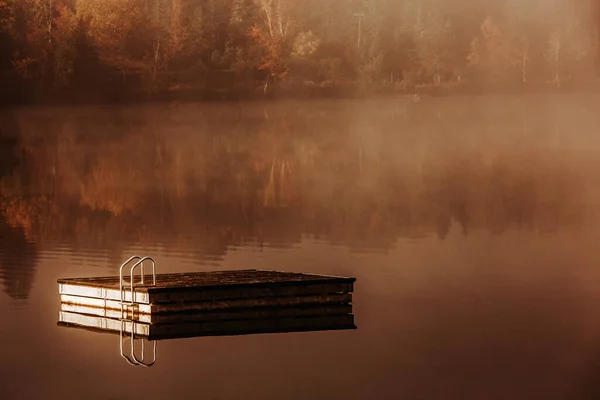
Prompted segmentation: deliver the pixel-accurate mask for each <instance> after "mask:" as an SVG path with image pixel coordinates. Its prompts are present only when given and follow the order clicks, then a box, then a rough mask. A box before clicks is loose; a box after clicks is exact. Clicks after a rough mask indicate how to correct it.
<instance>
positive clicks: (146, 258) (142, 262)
mask: <svg viewBox="0 0 600 400" xmlns="http://www.w3.org/2000/svg"><path fill="white" fill-rule="evenodd" d="M146 260H150V261H151V262H152V284H153V285H156V261H154V258H152V257H143V258H142V259H140V260H139V261H138V262H136V263H135V264H133V267H131V278H130V279H131V304H134V303H135V298H134V297H133V296H134V292H133V273H134V272H135V268H136V267H137V266H138V265H141V267H140V268H141V273H142V283H143V282H144V261H146ZM123 296H124V294H123V289H121V297H123Z"/></svg>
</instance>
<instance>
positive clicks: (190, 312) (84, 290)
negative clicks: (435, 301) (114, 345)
mask: <svg viewBox="0 0 600 400" xmlns="http://www.w3.org/2000/svg"><path fill="white" fill-rule="evenodd" d="M132 262H133V263H134V264H133V265H132V266H131V268H130V270H129V275H128V276H127V275H124V274H123V269H124V268H125V267H126V266H128V265H131V263H132ZM144 262H146V264H148V263H150V264H151V267H152V274H151V275H150V276H148V275H146V274H145V271H144ZM137 267H139V269H140V274H139V275H135V274H134V272H135V270H136V268H137ZM354 282H355V279H354V278H344V277H338V276H327V275H314V274H302V273H290V272H277V271H262V270H256V269H248V270H237V271H212V272H195V273H184V274H156V262H155V261H154V259H152V258H151V257H139V256H133V257H131V258H130V259H129V260H127V261H125V262H124V263H123V264H122V265H121V268H120V270H119V276H107V277H99V278H72V279H59V280H58V287H59V289H58V291H59V294H60V299H61V306H60V311H59V318H58V324H59V325H60V326H65V327H74V328H79V329H86V330H91V331H95V332H104V333H116V334H119V336H120V338H121V343H120V351H121V357H123V358H125V359H126V360H127V361H128V362H129V363H130V364H132V365H137V366H140V365H141V366H146V367H148V366H151V365H153V364H154V363H155V362H156V341H157V340H166V339H177V338H188V337H196V336H222V335H245V334H256V333H283V332H306V331H329V330H346V329H356V325H355V324H354V315H353V314H352V292H353V291H354ZM126 337H129V338H130V349H129V350H125V346H124V340H125V338H126ZM136 337H137V339H140V338H141V340H142V355H141V358H139V357H138V355H136V351H135V346H134V341H135V340H136ZM144 340H147V341H152V342H153V343H154V346H153V358H152V361H151V362H147V361H144V356H145V354H144V347H143V343H144ZM127 351H128V352H129V354H126V352H127Z"/></svg>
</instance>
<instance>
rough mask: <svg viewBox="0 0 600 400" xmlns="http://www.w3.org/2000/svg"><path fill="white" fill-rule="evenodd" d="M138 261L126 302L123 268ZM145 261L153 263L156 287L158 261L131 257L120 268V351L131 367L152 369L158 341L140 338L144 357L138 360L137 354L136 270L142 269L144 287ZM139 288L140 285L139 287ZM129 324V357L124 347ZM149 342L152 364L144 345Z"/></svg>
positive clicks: (132, 272) (150, 258)
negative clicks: (128, 298) (151, 347)
mask: <svg viewBox="0 0 600 400" xmlns="http://www.w3.org/2000/svg"><path fill="white" fill-rule="evenodd" d="M134 260H137V262H136V263H135V264H133V266H132V267H131V269H130V271H129V276H130V278H129V279H130V281H129V288H128V289H129V293H130V296H131V299H130V301H129V302H127V301H126V290H127V288H126V286H127V285H126V284H127V282H126V281H125V280H123V268H125V266H127V265H128V264H130V263H131V262H132V261H134ZM144 261H150V262H151V263H152V285H153V286H156V261H155V260H154V259H153V258H152V257H140V256H137V255H134V256H131V257H130V258H129V259H128V260H127V261H125V262H124V263H123V264H121V268H119V290H120V292H121V301H120V304H121V329H120V331H119V339H120V341H119V350H120V352H121V357H123V358H124V359H125V360H126V361H127V362H128V363H129V364H130V365H134V366H142V367H151V366H152V365H154V363H155V362H156V348H157V345H156V340H152V341H148V340H144V338H140V339H141V342H142V356H141V359H138V358H137V356H136V354H135V341H136V338H135V334H136V323H137V322H136V321H135V311H136V309H139V307H138V305H139V304H138V302H137V301H136V296H135V294H136V293H135V287H136V285H135V281H134V278H135V275H134V272H135V269H136V268H137V267H138V266H139V267H140V281H139V283H140V284H141V285H142V286H145V285H144V277H145V273H144ZM138 287H139V285H138ZM127 323H130V326H131V336H130V340H129V341H130V344H131V347H130V350H129V352H130V354H129V355H127V354H125V346H124V342H125V337H126V328H127ZM146 341H148V342H152V343H153V352H152V361H151V362H145V360H144V357H145V353H146V352H145V345H144V343H145V342H146Z"/></svg>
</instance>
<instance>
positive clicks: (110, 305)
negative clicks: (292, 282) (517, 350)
mask: <svg viewBox="0 0 600 400" xmlns="http://www.w3.org/2000/svg"><path fill="white" fill-rule="evenodd" d="M60 298H61V303H67V304H73V305H81V306H87V307H97V308H102V309H112V310H119V311H120V310H121V305H120V302H119V301H117V300H106V299H96V298H90V297H82V296H72V295H61V297H60ZM351 302H352V294H350V293H333V294H316V295H307V296H285V297H259V298H242V299H232V300H207V301H199V302H198V301H195V302H194V301H178V302H171V303H156V304H138V306H137V307H138V310H137V311H138V313H141V314H155V313H170V312H181V311H214V310H227V309H240V308H241V309H243V308H252V307H293V306H300V305H325V304H349V303H351Z"/></svg>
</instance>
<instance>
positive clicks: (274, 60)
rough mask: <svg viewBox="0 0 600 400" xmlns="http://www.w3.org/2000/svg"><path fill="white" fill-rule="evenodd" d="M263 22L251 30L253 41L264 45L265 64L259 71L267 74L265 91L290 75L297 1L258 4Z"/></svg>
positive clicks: (266, 0) (259, 0)
mask: <svg viewBox="0 0 600 400" xmlns="http://www.w3.org/2000/svg"><path fill="white" fill-rule="evenodd" d="M256 5H257V7H258V9H259V10H260V16H261V20H262V21H261V22H260V23H257V24H255V25H254V26H253V27H252V28H251V29H250V37H251V38H252V39H254V41H255V42H256V43H257V44H259V45H260V47H261V49H262V60H261V64H260V65H259V66H258V69H259V70H262V71H265V72H266V73H267V80H266V81H265V87H264V91H265V94H266V92H267V87H268V82H269V80H273V81H275V82H276V81H278V80H281V79H283V78H285V76H286V75H287V74H288V57H289V55H290V53H291V48H292V43H293V39H294V37H295V33H296V31H297V26H296V25H295V21H294V20H293V19H292V14H293V11H294V6H295V2H294V1H293V0H256Z"/></svg>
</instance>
